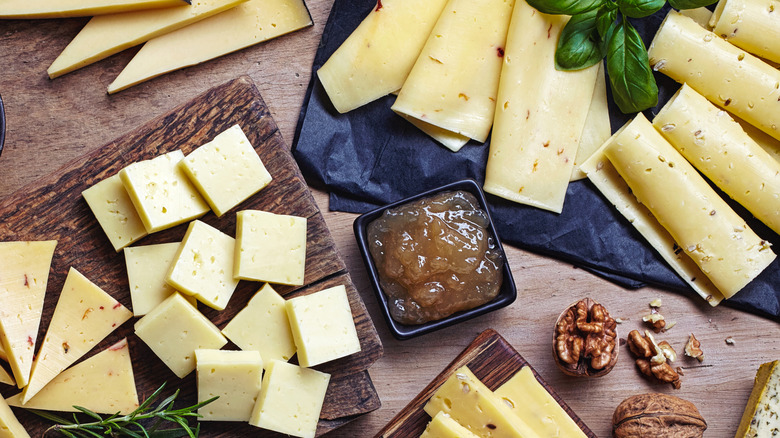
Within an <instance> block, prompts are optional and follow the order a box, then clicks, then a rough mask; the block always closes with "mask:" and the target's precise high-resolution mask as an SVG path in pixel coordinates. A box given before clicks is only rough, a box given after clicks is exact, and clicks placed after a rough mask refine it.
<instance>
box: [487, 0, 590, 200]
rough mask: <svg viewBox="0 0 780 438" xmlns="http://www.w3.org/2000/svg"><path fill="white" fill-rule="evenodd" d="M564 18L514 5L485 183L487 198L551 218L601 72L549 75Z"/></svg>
mask: <svg viewBox="0 0 780 438" xmlns="http://www.w3.org/2000/svg"><path fill="white" fill-rule="evenodd" d="M568 19H569V17H567V16H563V15H545V14H542V13H540V12H539V11H537V10H536V9H534V8H532V7H531V6H529V5H528V3H526V2H525V0H517V3H516V4H515V10H514V12H513V14H512V25H511V27H510V29H509V35H508V36H507V49H506V56H504V65H503V68H502V70H501V84H500V85H499V90H498V103H497V105H496V115H495V121H494V126H493V135H492V137H491V140H490V154H489V155H488V161H487V169H486V173H485V185H484V189H485V191H486V192H488V193H492V194H494V195H496V196H500V197H502V198H505V199H509V200H510V201H514V202H519V203H521V204H528V205H532V206H534V207H539V208H543V209H545V210H550V211H554V212H556V213H560V212H561V210H562V209H563V200H564V197H565V195H566V188H567V187H568V184H569V178H570V177H571V174H572V169H573V167H574V161H575V157H576V155H577V147H578V145H579V141H580V136H581V135H582V130H583V127H584V126H585V119H586V118H587V116H588V112H589V108H590V103H591V101H592V100H593V90H594V88H595V86H596V76H597V73H598V69H599V66H598V65H594V66H591V67H588V68H587V69H584V70H578V71H558V70H556V69H555V47H556V45H557V43H558V36H559V35H560V33H561V31H562V30H563V27H564V26H565V25H566V22H567V21H568Z"/></svg>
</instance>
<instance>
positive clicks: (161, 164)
mask: <svg viewBox="0 0 780 438" xmlns="http://www.w3.org/2000/svg"><path fill="white" fill-rule="evenodd" d="M183 158H184V153H182V151H180V150H176V151H173V152H169V153H167V154H165V155H160V156H159V157H157V158H153V159H151V160H147V161H141V162H138V163H133V164H131V165H129V166H127V167H126V168H124V169H122V170H121V171H120V172H119V176H120V177H121V178H122V184H124V186H125V189H126V190H127V193H128V195H130V199H131V200H132V201H133V205H134V206H135V209H136V211H137V212H138V214H139V215H140V216H141V221H142V222H143V224H144V227H145V228H146V231H147V232H149V233H154V232H156V231H161V230H164V229H166V228H171V227H173V226H176V225H179V224H181V223H184V222H187V221H189V220H192V219H195V218H198V217H201V216H203V215H204V214H206V213H207V212H208V211H209V206H208V205H207V204H206V202H205V201H204V200H203V198H201V197H200V195H199V194H198V191H197V190H195V187H193V185H192V183H190V181H189V180H188V179H187V176H186V175H185V174H184V172H183V171H182V170H181V168H179V167H178V164H179V162H180V161H181V160H182V159H183Z"/></svg>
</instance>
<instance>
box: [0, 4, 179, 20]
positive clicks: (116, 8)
mask: <svg viewBox="0 0 780 438" xmlns="http://www.w3.org/2000/svg"><path fill="white" fill-rule="evenodd" d="M186 3H189V2H185V1H184V0H35V1H30V0H3V1H2V2H0V18H63V17H89V16H90V15H100V14H113V13H117V12H126V11H137V10H141V9H156V8H167V7H171V6H179V5H183V4H186Z"/></svg>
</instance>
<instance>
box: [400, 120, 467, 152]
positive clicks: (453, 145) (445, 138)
mask: <svg viewBox="0 0 780 438" xmlns="http://www.w3.org/2000/svg"><path fill="white" fill-rule="evenodd" d="M398 115H399V116H401V117H403V118H404V119H405V120H406V121H407V122H409V123H411V124H412V125H414V126H415V127H416V128H417V129H419V130H420V131H422V132H424V133H426V134H428V136H430V137H431V138H433V139H434V140H436V141H438V142H439V143H441V144H442V145H443V146H444V147H446V148H447V149H449V150H451V151H454V152H457V151H459V150H460V148H462V147H463V146H465V145H466V143H468V142H469V138H468V137H466V136H463V135H460V134H458V133H457V132H452V131H448V130H446V129H444V128H440V127H438V126H436V125H432V124H430V123H426V122H423V121H422V120H420V119H416V118H414V117H411V116H408V115H406V114H398Z"/></svg>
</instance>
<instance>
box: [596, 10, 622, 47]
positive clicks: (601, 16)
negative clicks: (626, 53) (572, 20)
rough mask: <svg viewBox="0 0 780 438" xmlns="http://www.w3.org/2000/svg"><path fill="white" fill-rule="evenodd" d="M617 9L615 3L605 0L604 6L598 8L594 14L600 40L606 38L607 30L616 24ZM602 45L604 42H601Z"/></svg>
mask: <svg viewBox="0 0 780 438" xmlns="http://www.w3.org/2000/svg"><path fill="white" fill-rule="evenodd" d="M617 11H618V10H617V5H615V4H614V3H612V2H607V4H606V5H605V6H602V7H601V8H599V10H598V13H597V14H596V29H597V30H598V32H599V36H600V37H601V39H602V41H604V40H606V36H607V32H608V31H609V29H610V28H611V27H612V26H614V25H615V24H616V21H617ZM602 46H606V44H602Z"/></svg>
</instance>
